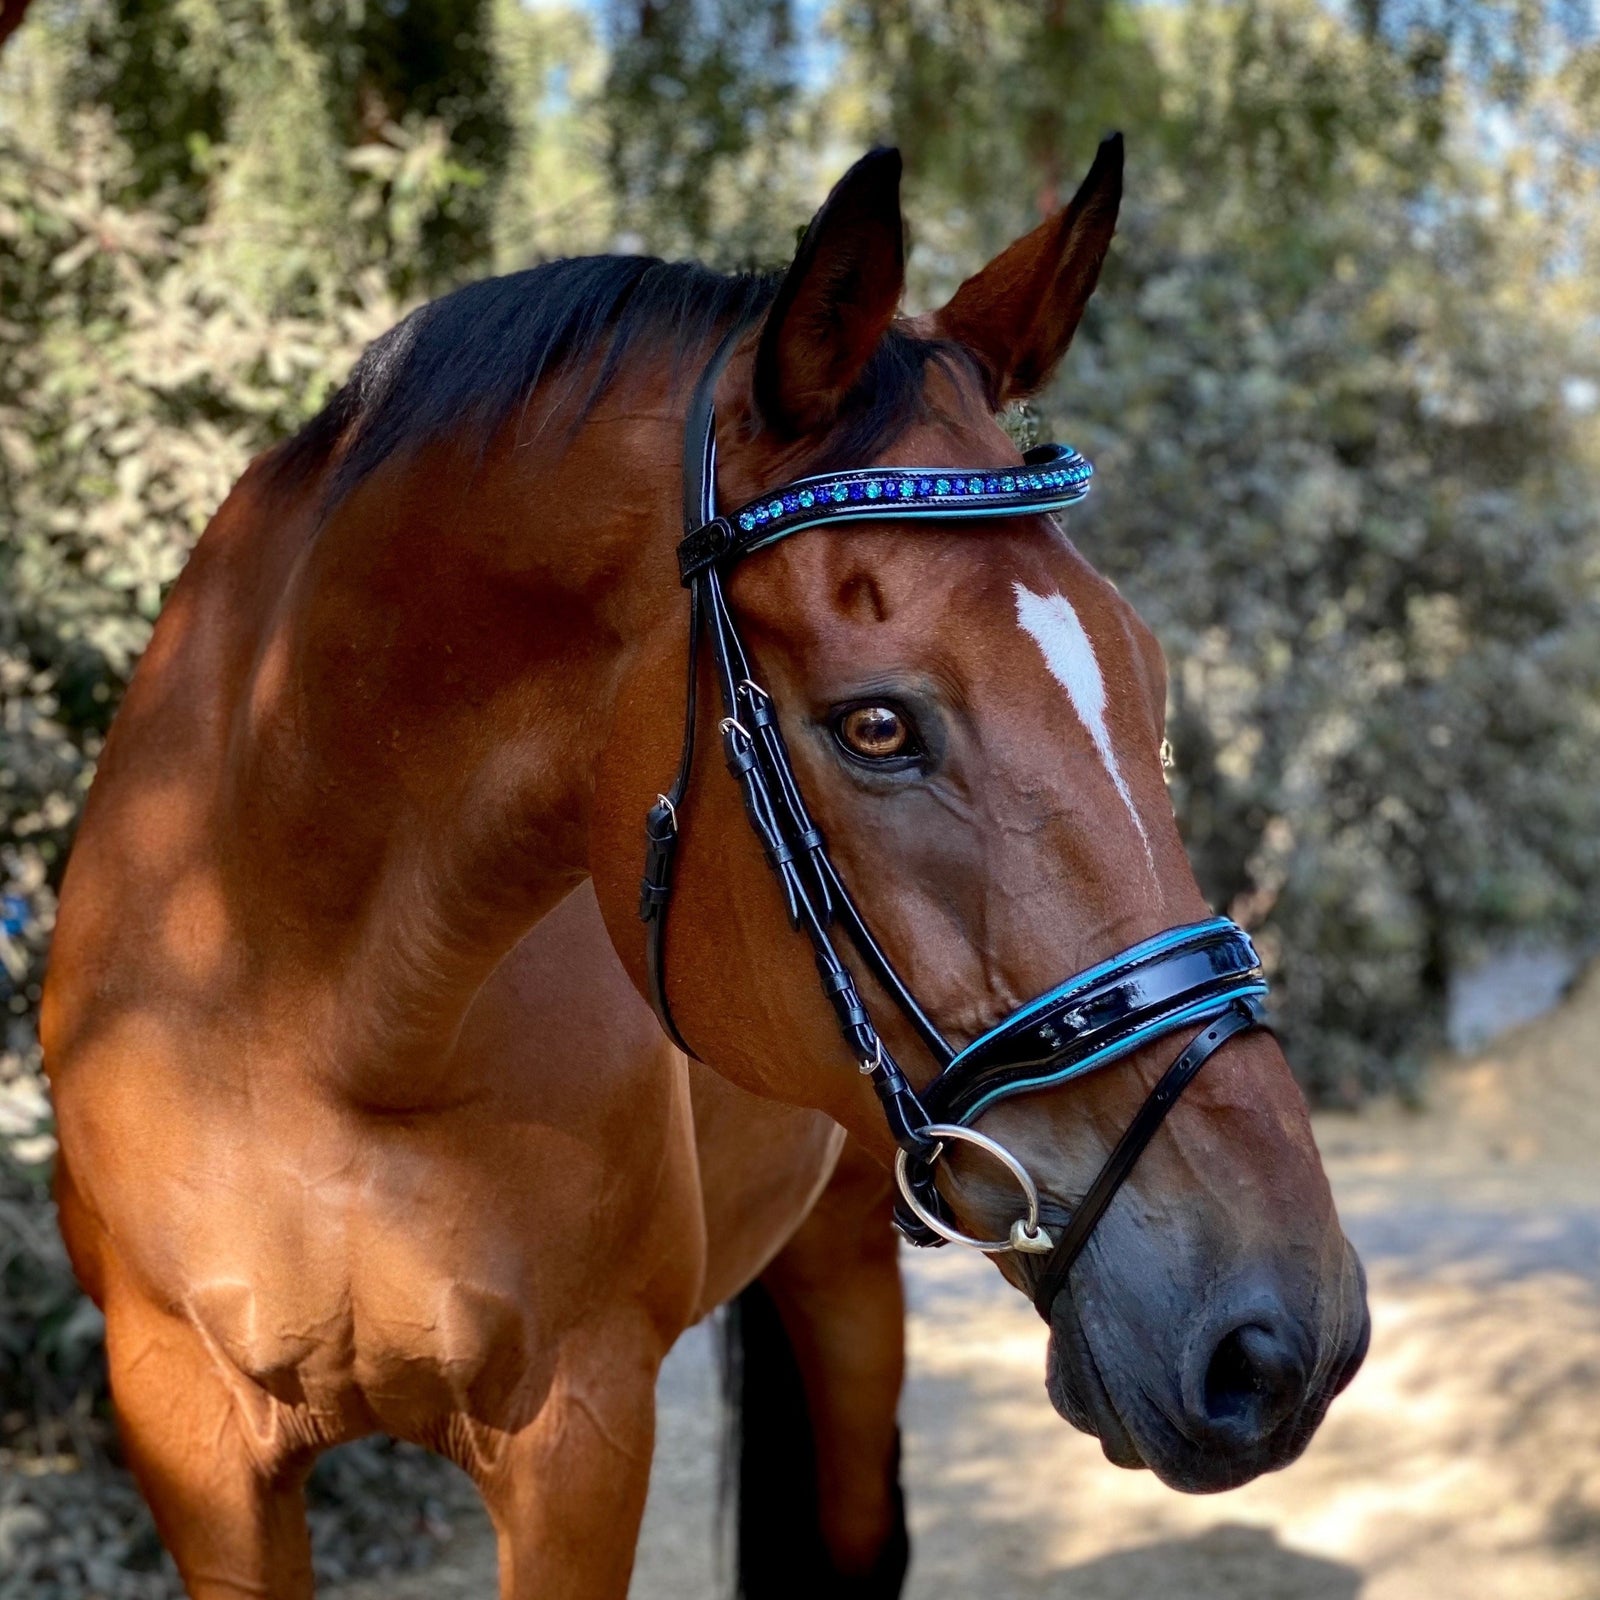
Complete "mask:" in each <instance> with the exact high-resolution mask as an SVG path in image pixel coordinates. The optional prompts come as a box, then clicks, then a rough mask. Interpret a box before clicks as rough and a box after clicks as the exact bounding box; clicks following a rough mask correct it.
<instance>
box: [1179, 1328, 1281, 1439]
mask: <svg viewBox="0 0 1600 1600" xmlns="http://www.w3.org/2000/svg"><path fill="white" fill-rule="evenodd" d="M1305 1381H1306V1374H1305V1367H1304V1366H1303V1365H1302V1363H1301V1361H1300V1358H1299V1355H1298V1354H1297V1352H1296V1351H1295V1349H1294V1347H1293V1346H1292V1345H1291V1344H1290V1343H1289V1342H1288V1341H1287V1340H1286V1339H1284V1338H1283V1337H1282V1335H1280V1334H1279V1333H1278V1332H1277V1331H1276V1330H1275V1329H1273V1328H1270V1327H1266V1326H1264V1325H1262V1324H1261V1323H1259V1322H1249V1323H1246V1324H1245V1325H1244V1326H1243V1327H1241V1328H1234V1329H1232V1330H1231V1331H1230V1332H1228V1333H1226V1334H1224V1335H1223V1337H1222V1340H1221V1342H1220V1343H1219V1344H1218V1345H1217V1347H1216V1349H1215V1350H1213V1351H1212V1353H1211V1360H1210V1362H1209V1364H1208V1365H1207V1367H1206V1374H1205V1382H1204V1386H1203V1391H1202V1392H1203V1397H1204V1406H1205V1421H1206V1422H1207V1423H1209V1424H1210V1425H1211V1426H1212V1427H1214V1428H1215V1427H1221V1428H1224V1429H1226V1430H1227V1431H1229V1432H1230V1433H1231V1432H1239V1433H1243V1434H1248V1435H1251V1436H1253V1437H1255V1438H1257V1439H1259V1438H1262V1437H1263V1436H1265V1435H1266V1434H1268V1433H1270V1432H1271V1431H1272V1429H1273V1428H1275V1427H1276V1426H1277V1425H1278V1424H1279V1423H1280V1422H1281V1421H1282V1420H1283V1419H1284V1418H1285V1417H1286V1416H1288V1414H1289V1413H1290V1412H1291V1411H1293V1410H1294V1408H1295V1406H1296V1405H1297V1404H1298V1403H1299V1400H1300V1396H1301V1393H1302V1391H1303V1390H1304V1388H1305Z"/></svg>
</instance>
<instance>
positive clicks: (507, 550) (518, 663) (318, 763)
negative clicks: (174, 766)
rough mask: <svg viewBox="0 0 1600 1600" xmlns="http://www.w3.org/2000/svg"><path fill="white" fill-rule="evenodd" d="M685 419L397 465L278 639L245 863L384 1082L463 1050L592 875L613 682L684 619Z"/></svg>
mask: <svg viewBox="0 0 1600 1600" xmlns="http://www.w3.org/2000/svg"><path fill="white" fill-rule="evenodd" d="M677 426H678V424H676V423H675V422H674V421H673V420H672V417H671V411H670V406H669V405H668V404H667V403H666V401H665V399H664V398H662V397H658V398H657V403H656V404H654V405H650V404H646V405H645V406H644V407H643V408H642V409H641V408H640V407H639V404H638V396H637V393H635V395H634V396H633V408H632V410H631V413H630V414H627V415H624V414H622V412H621V411H620V410H619V409H618V408H616V407H615V406H612V407H611V408H609V410H608V409H605V408H602V409H601V410H599V411H597V412H596V414H595V415H594V416H592V417H591V418H590V420H589V421H588V422H587V423H586V424H585V426H584V427H583V428H582V430H581V431H580V432H579V433H578V434H577V436H576V437H575V438H574V439H573V440H572V441H571V442H570V444H569V443H568V442H567V441H566V440H564V439H558V440H555V441H553V442H551V443H549V444H545V445H542V446H540V447H536V448H533V449H526V448H517V447H516V445H515V441H514V439H512V438H511V437H509V430H508V436H505V437H502V438H500V439H498V440H496V441H495V442H494V443H493V444H492V445H491V447H490V448H489V450H488V451H487V452H486V453H479V452H478V451H477V450H475V449H470V448H459V447H452V446H451V445H449V444H448V443H446V444H443V445H440V446H436V447H430V448H428V449H426V450H424V451H422V452H420V453H418V454H417V455H415V456H414V457H412V458H410V459H409V460H406V461H402V462H399V463H396V464H393V465H391V466H390V467H388V468H385V469H383V470H381V471H380V472H378V473H377V474H375V475H374V476H373V477H372V478H371V479H370V480H369V481H368V482H366V483H365V484H363V485H361V486H360V487H359V488H358V489H357V490H356V491H354V492H353V493H352V494H351V495H350V496H349V497H348V498H347V500H346V501H345V502H344V503H343V504H342V505H341V506H340V507H339V508H338V510H337V511H336V512H335V513H334V515H333V516H332V517H331V518H330V519H329V521H328V522H327V524H326V525H325V526H324V527H323V528H322V529H321V531H320V532H319V533H318V534H317V536H316V537H315V539H314V540H313V541H312V542H311V543H310V544H308V546H307V547H306V549H305V552H304V554H303V556H302V558H301V559H300V560H299V562H298V563H297V567H296V570H295V572H294V574H293V576H292V578H291V580H290V581H289V583H288V584H287V585H286V587H285V590H284V593H283V596H282V599H281V602H280V604H279V605H278V607H277V610H276V614H275V615H274V617H273V618H272V621H271V622H270V624H269V625H268V626H267V628H266V629H265V630H264V633H263V637H262V642H261V646H260V649H259V652H258V657H257V663H256V668H255V671H254V673H253V677H252V682H251V684H250V687H249V692H248V697H247V705H246V708H245V713H244V715H243V716H242V717H241V718H240V719H239V720H238V731H237V732H236V736H235V759H234V761H233V762H232V772H231V781H230V783H229V785H228V788H229V805H228V808H227V809H228V812H229V813H230V814H231V815H230V821H229V824H228V825H229V826H230V827H231V828H232V829H233V830H234V836H235V837H237V838H240V839H245V840H248V841H249V842H250V848H249V849H248V850H247V851H246V852H245V853H244V854H245V861H244V862H243V864H242V865H241V868H240V872H239V874H238V875H239V876H240V877H241V878H242V879H243V880H244V882H243V887H244V889H245V892H246V893H247V894H248V895H249V896H250V897H251V899H252V901H253V902H255V903H257V904H258V905H263V906H265V907H267V908H270V914H271V916H272V925H273V926H274V927H276V928H278V929H281V930H283V931H284V938H283V943H284V945H285V948H284V949H283V951H282V952H281V953H282V955H283V956H284V957H285V958H286V959H287V960H288V962H289V963H290V964H291V966H294V967H297V968H298V969H299V970H300V972H301V974H302V975H303V976H305V977H307V978H309V979H310V980H311V981H313V982H314V983H315V984H316V985H317V986H318V987H320V988H321V989H322V990H323V992H324V993H325V994H326V996H327V998H328V1000H329V1003H330V1005H331V1006H332V1007H333V1009H334V1010H335V1011H336V1013H337V1019H336V1021H334V1020H332V1019H330V1021H329V1026H332V1027H334V1030H335V1033H336V1035H337V1037H338V1038H339V1039H340V1040H341V1041H342V1042H341V1045H340V1046H339V1049H338V1054H339V1055H340V1056H341V1058H342V1059H344V1060H355V1061H358V1062H359V1061H368V1060H370V1061H371V1062H372V1064H373V1065H374V1067H375V1068H379V1067H381V1072H382V1075H383V1076H384V1078H385V1080H386V1081H387V1080H388V1078H389V1077H390V1076H391V1075H392V1074H393V1072H394V1070H395V1066H396V1063H397V1062H400V1061H404V1060H406V1059H410V1060H412V1061H413V1062H414V1064H415V1069H416V1070H417V1071H426V1070H427V1067H428V1066H429V1065H436V1066H440V1067H442V1066H443V1065H444V1063H445V1060H446V1057H447V1056H448V1042H449V1040H451V1039H452V1038H453V1037H454V1034H455V1031H456V1029H457V1028H458V1026H459V1023H460V1019H461V1016H462V1015H463V1014H464V1012H465V1009H466V1007H467V1005H468V1004H469V1003H470V1000H471V997H472V995H473V994H474V993H475V992H476V991H477V989H478V988H479V986H480V985H481V984H482V982H483V980H484V978H485V977H486V976H487V975H488V973H489V972H490V971H491V970H492V969H493V967H494V965H495V964H496V963H497V962H498V961H499V960H500V959H501V957H502V956H503V955H504V954H505V953H506V951H507V950H508V949H509V948H510V947H511V946H512V945H513V944H515V943H516V941H517V940H518V939H519V938H520V937H521V936H522V934H523V933H524V932H525V931H526V930H527V929H528V928H530V927H531V926H532V925H533V924H534V923H536V922H537V921H538V920H539V919H540V918H541V917H542V916H543V915H544V914H545V912H547V911H548V910H549V909H551V907H552V906H554V905H555V904H556V903H557V902H558V901H559V900H560V899H561V898H562V897H563V896H565V895H566V894H567V893H568V892H569V891H570V890H571V889H572V888H573V887H574V886H575V885H576V884H577V883H579V882H580V881H581V880H582V879H583V877H584V876H586V874H587V871H588V859H587V850H588V824H589V815H590V810H591V807H592V805H593V802H594V790H595V772H596V766H597V762H598V759H599V756H600V752H601V749H602V747H603V744H604V741H605V739H606V736H607V733H608V731H609V729H610V727H611V724H612V720H613V704H614V700H615V697H616V696H617V694H618V693H619V691H620V690H621V689H622V688H623V687H624V686H625V685H627V684H629V683H630V682H631V681H633V679H634V678H635V677H636V675H637V672H638V671H639V663H640V661H641V660H643V659H645V658H647V657H649V656H650V655H651V653H652V652H656V653H657V654H659V653H660V651H661V648H662V646H663V644H664V640H663V639H662V638H660V637H658V635H660V634H661V633H662V632H663V630H664V629H665V627H666V625H667V623H668V622H669V621H670V620H671V619H673V618H676V617H677V616H678V608H676V607H675V606H672V605H671V604H670V603H667V602H668V601H669V600H670V598H671V597H673V596H674V595H675V592H676V591H675V585H674V583H673V572H674V568H673V555H672V546H673V543H674V541H675V539H676V536H677V528H676V509H677V500H676V497H677V465H676V459H675V457H676V451H677V435H676V428H677ZM664 597H665V598H664ZM672 631H673V633H674V635H675V634H676V627H674V628H673V629H672ZM352 1030H354V1032H352Z"/></svg>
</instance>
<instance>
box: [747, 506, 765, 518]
mask: <svg viewBox="0 0 1600 1600" xmlns="http://www.w3.org/2000/svg"><path fill="white" fill-rule="evenodd" d="M750 514H751V516H753V517H754V518H755V519H756V521H757V522H765V521H766V520H767V508H766V507H765V506H757V507H756V508H755V510H754V511H752V512H751V513H750Z"/></svg>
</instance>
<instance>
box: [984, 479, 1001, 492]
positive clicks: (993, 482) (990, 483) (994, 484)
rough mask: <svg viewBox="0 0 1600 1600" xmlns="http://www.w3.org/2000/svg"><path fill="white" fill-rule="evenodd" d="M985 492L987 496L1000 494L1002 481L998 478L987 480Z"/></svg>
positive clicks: (985, 481) (985, 480)
mask: <svg viewBox="0 0 1600 1600" xmlns="http://www.w3.org/2000/svg"><path fill="white" fill-rule="evenodd" d="M983 492H984V493H985V494H999V492H1000V480H999V479H998V478H985V479H984V480H983Z"/></svg>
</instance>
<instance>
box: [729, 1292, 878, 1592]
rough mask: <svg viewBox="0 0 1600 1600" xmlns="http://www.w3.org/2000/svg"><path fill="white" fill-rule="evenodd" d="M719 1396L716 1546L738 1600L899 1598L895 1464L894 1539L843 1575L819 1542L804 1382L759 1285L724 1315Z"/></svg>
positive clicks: (811, 1436) (813, 1442) (814, 1456)
mask: <svg viewBox="0 0 1600 1600" xmlns="http://www.w3.org/2000/svg"><path fill="white" fill-rule="evenodd" d="M722 1390H723V1404H724V1417H725V1429H724V1434H723V1447H722V1463H721V1484H720V1500H721V1525H722V1547H723V1550H724V1551H725V1552H726V1553H727V1554H728V1555H731V1557H732V1563H731V1564H732V1567H733V1585H732V1590H731V1592H732V1595H733V1597H734V1600H816V1597H817V1596H819V1595H826V1596H828V1597H829V1600H896V1597H897V1596H898V1595H899V1593H900V1590H901V1586H902V1584H903V1583H904V1581H905V1573H906V1567H907V1565H908V1563H909V1559H910V1543H909V1539H908V1536H907V1533H906V1524H905V1507H904V1503H903V1502H902V1500H901V1499H900V1496H899V1490H898V1484H899V1470H898V1461H897V1462H896V1470H895V1474H894V1476H895V1483H896V1492H895V1526H894V1529H893V1532H892V1534H891V1536H890V1538H889V1540H888V1542H887V1544H886V1545H885V1547H884V1549H883V1551H882V1553H881V1555H880V1556H879V1559H878V1560H877V1562H876V1563H875V1565H874V1567H873V1570H872V1571H871V1572H870V1573H867V1574H864V1575H862V1576H857V1577H851V1576H846V1575H844V1574H842V1573H840V1572H839V1571H838V1570H837V1569H836V1568H835V1566H834V1564H833V1560H832V1558H831V1557H830V1555H829V1553H828V1549H827V1545H826V1544H825V1542H824V1540H823V1536H822V1522H821V1517H820V1514H819V1511H818V1505H817V1450H816V1439H815V1436H814V1434H813V1431H812V1423H811V1410H810V1406H809V1404H808V1403H807V1400H806V1389H805V1380H804V1378H803V1377H802V1375H801V1371H800V1364H799V1362H798V1361H797V1360H796V1358H795V1352H794V1346H793V1344H792V1342H791V1341H790V1338H789V1333H788V1330H787V1329H786V1328H785V1327H784V1324H783V1318H782V1317H781V1316H780V1314H779V1312H778V1307H777V1304H776V1302H775V1301H774V1300H773V1298H772V1295H771V1294H770V1293H769V1291H768V1290H767V1289H766V1288H765V1287H764V1286H763V1285H762V1284H761V1283H760V1282H759V1280H758V1281H757V1282H755V1283H752V1284H751V1285H750V1286H749V1288H747V1289H746V1290H744V1292H743V1293H742V1294H740V1295H739V1296H737V1298H735V1299H734V1300H733V1301H731V1302H730V1303H729V1305H728V1307H727V1309H726V1311H725V1312H724V1314H723V1319H722ZM725 1559H726V1558H725Z"/></svg>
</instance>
